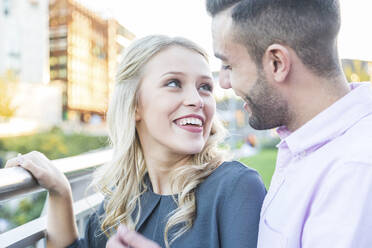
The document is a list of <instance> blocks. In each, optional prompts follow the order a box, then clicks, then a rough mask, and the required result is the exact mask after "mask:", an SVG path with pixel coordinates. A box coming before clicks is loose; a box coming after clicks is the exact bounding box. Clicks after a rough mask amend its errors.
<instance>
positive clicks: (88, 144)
mask: <svg viewBox="0 0 372 248" xmlns="http://www.w3.org/2000/svg"><path fill="white" fill-rule="evenodd" d="M107 144H108V142H107V137H105V136H89V135H85V134H64V133H63V132H62V131H61V130H60V129H59V128H53V129H52V130H51V131H49V132H43V133H38V134H35V135H30V136H22V137H11V138H2V139H0V149H1V150H3V151H15V152H19V153H22V154H25V153H28V152H31V151H35V150H36V151H39V152H41V153H44V154H45V155H46V156H47V157H48V158H49V159H57V158H64V157H70V156H74V155H78V154H81V153H83V152H87V151H90V150H94V149H98V148H101V147H105V146H107Z"/></svg>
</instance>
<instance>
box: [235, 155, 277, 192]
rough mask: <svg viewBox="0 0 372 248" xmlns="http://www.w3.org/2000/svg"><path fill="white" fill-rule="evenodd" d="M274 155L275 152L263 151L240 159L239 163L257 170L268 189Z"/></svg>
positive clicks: (272, 171)
mask: <svg viewBox="0 0 372 248" xmlns="http://www.w3.org/2000/svg"><path fill="white" fill-rule="evenodd" d="M276 155H277V150H274V149H264V150H261V151H260V152H259V153H258V154H256V155H254V156H251V157H246V158H241V159H239V161H240V162H242V163H244V164H246V165H248V166H249V167H251V168H253V169H255V170H257V171H258V173H259V174H260V175H261V177H262V180H263V182H264V184H265V186H266V189H268V188H269V186H270V182H271V177H272V175H273V173H274V169H275V163H276Z"/></svg>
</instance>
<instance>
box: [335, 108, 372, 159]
mask: <svg viewBox="0 0 372 248" xmlns="http://www.w3.org/2000/svg"><path fill="white" fill-rule="evenodd" d="M340 143H341V146H340V148H339V149H340V152H341V153H342V154H343V156H342V158H343V159H342V162H343V163H348V162H350V163H352V162H356V163H358V162H359V163H365V164H370V165H371V166H372V113H371V114H369V115H366V116H365V117H363V118H362V119H360V120H359V121H358V122H356V123H355V124H354V125H353V126H352V127H351V128H349V129H348V130H347V131H346V132H345V133H344V134H343V135H342V138H341V139H340Z"/></svg>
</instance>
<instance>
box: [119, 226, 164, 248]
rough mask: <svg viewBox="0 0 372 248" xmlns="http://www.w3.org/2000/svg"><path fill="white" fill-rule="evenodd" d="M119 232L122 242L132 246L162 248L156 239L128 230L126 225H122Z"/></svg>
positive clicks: (133, 247)
mask: <svg viewBox="0 0 372 248" xmlns="http://www.w3.org/2000/svg"><path fill="white" fill-rule="evenodd" d="M118 234H119V237H120V240H121V241H122V243H124V244H127V245H128V246H129V247H132V248H160V246H159V245H158V244H156V243H155V242H154V241H152V240H149V239H147V238H145V237H144V236H143V235H141V234H139V233H137V232H135V231H132V230H128V228H127V227H125V226H124V225H120V226H119V228H118Z"/></svg>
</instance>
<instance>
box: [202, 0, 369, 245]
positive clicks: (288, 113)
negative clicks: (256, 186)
mask: <svg viewBox="0 0 372 248" xmlns="http://www.w3.org/2000/svg"><path fill="white" fill-rule="evenodd" d="M207 9H208V12H209V13H210V14H211V15H212V17H213V21H212V33H213V41H214V50H215V56H216V57H218V58H220V59H221V60H222V63H223V65H222V72H221V73H222V77H220V78H222V80H220V84H221V86H222V87H223V88H233V90H234V91H235V93H236V94H237V95H239V96H240V97H242V99H243V100H245V109H246V110H247V111H248V113H249V114H250V116H249V123H250V125H251V126H252V127H253V128H256V129H260V130H262V129H270V128H276V127H279V129H278V134H279V136H280V137H281V139H282V140H281V142H280V143H279V145H278V148H279V153H278V160H277V165H276V171H275V173H274V176H273V179H272V183H271V186H270V189H269V192H268V194H267V196H266V199H265V201H264V204H263V207H262V210H261V220H260V230H259V238H258V247H268V248H272V247H304V248H305V247H309V248H310V247H372V235H371V233H372V208H371V206H370V205H371V203H372V149H371V147H372V89H371V85H370V84H351V85H349V84H348V83H347V82H346V79H345V77H344V75H343V72H342V69H341V67H340V63H339V58H338V54H337V35H338V31H339V29H340V12H339V2H338V1H336V0H207ZM226 74H228V75H229V77H227V76H226Z"/></svg>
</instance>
